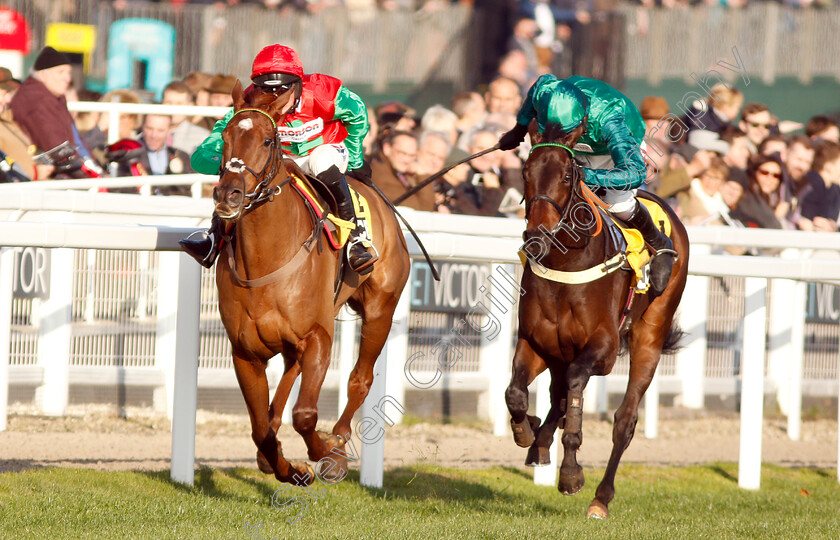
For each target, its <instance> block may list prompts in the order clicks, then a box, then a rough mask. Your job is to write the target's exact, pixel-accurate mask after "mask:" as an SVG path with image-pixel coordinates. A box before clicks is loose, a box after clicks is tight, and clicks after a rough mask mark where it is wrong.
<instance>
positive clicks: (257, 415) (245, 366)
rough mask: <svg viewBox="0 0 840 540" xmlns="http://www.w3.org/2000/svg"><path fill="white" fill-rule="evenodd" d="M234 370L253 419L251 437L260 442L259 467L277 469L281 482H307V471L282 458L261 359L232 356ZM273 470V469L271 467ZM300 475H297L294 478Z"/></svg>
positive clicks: (274, 470)
mask: <svg viewBox="0 0 840 540" xmlns="http://www.w3.org/2000/svg"><path fill="white" fill-rule="evenodd" d="M233 369H234V371H235V372H236V379H237V380H238V381H239V388H240V390H241V391H242V397H243V398H245V405H246V406H247V407H248V415H249V416H250V419H251V439H252V440H253V441H254V444H256V445H257V463H258V465H259V466H260V470H263V471H264V472H274V476H275V477H276V478H277V479H278V480H280V481H281V482H292V483H294V482H300V483H301V484H304V483H307V482H305V481H304V476H305V474H306V472H307V471H306V470H303V468H300V469H295V468H294V467H292V465H291V464H290V463H289V462H288V461H286V459H285V458H284V457H283V453H282V451H281V450H280V443H279V442H278V441H277V434H276V432H275V431H274V430H273V429H272V428H271V426H270V425H269V421H268V380H267V379H266V376H265V364H263V363H262V362H260V361H258V360H248V359H246V358H245V357H244V356H240V355H237V354H234V355H233ZM269 469H270V470H269ZM295 476H298V478H295Z"/></svg>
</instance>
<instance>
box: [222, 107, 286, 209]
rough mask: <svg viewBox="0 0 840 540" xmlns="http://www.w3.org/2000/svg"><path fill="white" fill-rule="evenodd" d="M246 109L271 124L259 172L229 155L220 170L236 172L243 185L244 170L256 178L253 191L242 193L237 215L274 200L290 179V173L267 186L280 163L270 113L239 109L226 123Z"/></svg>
mask: <svg viewBox="0 0 840 540" xmlns="http://www.w3.org/2000/svg"><path fill="white" fill-rule="evenodd" d="M246 111H254V112H258V113H260V114H262V115H263V116H265V117H266V118H268V119H269V121H270V122H271V126H272V137H270V138H268V137H266V139H265V141H264V142H263V144H264V145H265V146H267V147H268V149H269V151H268V158H267V159H266V162H265V164H264V165H263V168H262V170H261V171H260V172H259V173H256V172H255V171H254V169H252V168H251V167H249V166H248V165H246V164H245V161H243V160H242V159H240V158H238V157H231V158H230V159H229V160H228V162H227V163H225V166H224V169H223V170H222V174H224V173H225V172H231V173H233V174H238V175H239V178H240V180H241V181H242V186H243V187H244V186H245V185H246V183H245V175H244V172H248V173H250V174H251V176H253V177H254V178H255V179H256V180H258V182H257V185H256V186H255V187H254V191H252V192H251V193H246V194H245V195H244V197H245V204H244V205H243V206H242V210H241V212H240V215H239V217H242V216H243V215H245V213H246V212H248V211H249V210H251V209H252V208H254V207H256V206H257V205H260V204H262V203H265V202H269V201H272V200H274V196H275V195H279V194H280V191H281V189H282V188H283V186H284V185H286V184H288V183H289V182H291V180H292V177H291V176H290V175H287V176H286V179H285V180H283V181H282V182H280V183H279V184H277V185H276V186H274V187H271V186H269V184H270V183H271V181H272V180H273V179H274V177H275V176H277V172H278V170H279V164H280V160H279V159H276V158H277V154H278V152H280V137H279V135H278V134H277V122H275V121H274V118H272V117H271V115H270V114H268V113H267V112H265V111H263V110H261V109H253V108H247V109H239V110H238V111H236V112H235V113H234V114H233V116H231V117H230V121H229V122H228V124H230V122H232V121H233V118H234V117H235V116H236V115H237V114H239V113H243V112H246ZM269 167H270V169H269Z"/></svg>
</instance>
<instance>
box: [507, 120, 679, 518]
mask: <svg viewBox="0 0 840 540" xmlns="http://www.w3.org/2000/svg"><path fill="white" fill-rule="evenodd" d="M583 129H584V128H583V126H580V127H578V128H576V129H575V130H573V131H572V132H571V133H568V134H567V133H565V132H564V131H562V130H555V133H557V134H556V135H555V136H552V135H550V134H549V135H545V136H544V135H540V134H538V133H532V141H533V142H534V143H535V146H534V148H533V150H532V153H531V155H530V157H529V158H528V160H527V162H526V164H525V167H524V169H523V175H524V177H525V199H526V201H527V203H526V217H527V227H526V230H525V233H524V235H523V236H524V238H525V240H526V241H530V240H534V239H540V240H542V239H545V242H543V244H544V246H545V247H546V248H547V249H546V250H545V252H544V253H542V256H541V258H540V259H539V263H540V264H541V265H542V266H543V267H545V268H549V269H553V270H559V271H563V272H578V271H581V270H584V269H589V268H592V267H597V266H599V265H601V264H602V263H604V262H605V260H607V259H610V258H612V257H613V255H614V254H616V253H617V252H618V251H619V249H620V248H619V247H618V246H617V243H616V242H615V241H614V240H612V239H611V235H610V234H607V232H606V228H604V230H603V231H601V232H597V231H596V228H597V229H598V231H600V230H601V229H600V227H598V226H597V225H596V220H595V219H592V218H594V217H595V213H594V212H591V211H590V210H589V208H590V207H589V206H588V205H587V204H585V199H584V195H583V193H582V189H581V183H582V179H583V171H582V170H581V168H580V167H579V166H578V165H577V164H576V163H575V161H574V159H573V156H572V151H571V150H570V149H571V148H572V147H573V146H574V144H575V142H576V141H577V139H578V138H579V137H580V136H581V134H582V132H583ZM548 133H551V130H549V131H548ZM539 143H543V144H539ZM640 196H641V192H640ZM659 202H660V204H662V205H663V208H664V209H665V210H666V212H667V213H668V216H669V217H670V220H671V224H672V229H671V239H672V240H673V243H674V249H675V250H676V251H677V253H678V257H677V260H676V262H675V263H674V267H673V270H672V273H671V279H670V282H669V284H668V286H667V288H666V289H665V290H664V291H663V292H662V294H661V295H659V296H658V297H656V298H651V294H650V293H648V294H644V295H641V294H636V293H634V292H631V288H632V287H633V286H634V282H633V278H634V276H633V272H632V271H625V270H617V271H612V272H610V273H605V274H601V276H602V277H600V278H597V279H595V280H593V281H590V282H585V283H577V284H569V283H559V282H555V281H550V280H548V279H545V278H543V277H541V274H542V273H543V272H544V271H543V269H540V268H539V267H538V270H537V273H535V272H534V271H533V270H532V266H533V265H531V266H528V265H526V268H525V272H524V275H523V277H522V288H523V289H524V291H525V293H524V297H523V298H522V299H521V303H520V306H519V335H518V341H517V345H516V352H515V355H514V358H513V376H512V378H511V382H510V385H509V386H508V388H507V391H506V393H505V398H506V401H507V405H508V409H509V410H510V414H511V427H512V429H513V433H514V441H515V442H516V444H518V445H519V446H522V447H530V450H529V452H528V458H527V461H526V463H527V464H528V465H535V466H540V465H548V464H549V463H550V457H549V447H550V446H551V443H552V441H553V439H554V432H555V430H556V429H558V427H559V428H562V429H563V436H562V442H563V448H564V457H563V462H562V464H561V467H560V478H559V482H558V486H557V488H558V489H559V490H560V491H561V492H562V493H564V494H566V495H573V494H575V493H577V492H578V491H580V490H581V489H582V488H583V484H584V477H583V469H582V468H581V467H580V465H578V463H577V459H576V455H575V454H576V453H577V451H578V448H579V447H580V445H581V442H582V440H583V436H582V431H581V423H582V404H583V390H584V388H585V387H586V383H587V382H588V380H589V378H590V377H591V376H592V375H607V374H608V373H610V371H611V370H612V368H613V365H614V364H615V361H616V357H617V355H618V352H619V345H620V344H625V345H627V346H629V352H630V378H629V382H628V384H627V392H626V393H625V395H624V400H623V401H622V403H621V406H620V407H619V408H618V410H617V411H616V413H615V425H614V427H613V450H612V454H611V455H610V459H609V463H608V465H607V469H606V472H605V474H604V478H603V480H602V481H601V483H600V485H599V486H598V489H597V491H596V494H595V499H594V500H593V501H592V504H591V505H590V506H589V509H588V510H587V516H591V517H599V518H606V517H607V515H608V510H607V505H608V504H609V502H610V501H611V500H612V498H613V496H614V494H615V488H614V486H613V481H614V479H615V473H616V469H617V468H618V463H619V460H620V459H621V455H622V453H623V452H624V450H625V449H626V448H627V447H628V445H629V444H630V440H631V439H632V438H633V433H634V431H635V428H636V420H637V418H638V408H639V402H640V400H641V399H642V396H643V395H644V393H645V391H646V390H647V388H648V386H649V385H650V382H651V380H652V379H653V375H654V372H655V371H656V366H657V364H658V363H659V357H660V354H661V352H662V351H663V349H664V350H666V351H670V350H672V349H673V348H674V346H675V344H676V341H678V340H679V337H680V336H681V332H679V331H678V330H677V329H676V328H674V329H672V323H673V318H674V312H675V311H676V309H677V305H678V304H679V302H680V297H681V296H682V292H683V289H684V288H685V282H686V274H687V271H688V237H687V235H686V232H685V229H684V228H683V226H682V225H681V224H680V222H679V220H678V219H677V216H676V215H675V214H674V213H673V212H672V211H671V210H670V209H669V208H668V205H667V204H664V203H662V201H661V200H659ZM574 209H577V210H574ZM580 210H584V211H583V212H579V211H580ZM576 213H578V214H581V215H578V216H577V217H575V215H574V214H576ZM587 213H588V216H589V217H588V218H587V217H586V216H584V215H583V214H587ZM529 244H531V247H533V246H535V245H536V242H526V246H525V247H527V246H529ZM532 255H534V254H533V252H531V254H530V255H529V259H530V258H531V257H532ZM580 281H583V279H581V280H580ZM629 296H635V298H634V299H633V302H632V304H631V307H630V309H629V312H627V310H626V309H625V306H626V304H627V299H628V297H629ZM546 369H548V370H549V373H550V374H551V385H550V395H551V408H550V410H549V413H548V415H547V417H546V419H545V422H544V423H543V424H542V426H540V419H539V418H537V417H535V416H531V415H528V414H527V411H528V385H529V384H530V383H531V382H532V381H533V380H534V378H535V377H536V376H537V375H539V374H540V373H541V372H543V371H544V370H546Z"/></svg>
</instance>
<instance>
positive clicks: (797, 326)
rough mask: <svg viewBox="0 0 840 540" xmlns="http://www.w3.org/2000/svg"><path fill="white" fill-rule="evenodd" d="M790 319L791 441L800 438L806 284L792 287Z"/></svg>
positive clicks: (796, 284) (789, 397)
mask: <svg viewBox="0 0 840 540" xmlns="http://www.w3.org/2000/svg"><path fill="white" fill-rule="evenodd" d="M790 300H791V304H790V305H791V310H790V315H789V316H790V318H791V321H792V326H791V333H790V377H789V383H788V384H789V388H788V400H789V401H788V425H787V433H788V437H790V438H791V440H794V441H798V440H799V439H800V438H801V437H802V378H803V373H802V370H803V366H804V356H805V303H806V302H807V301H808V284H807V283H805V282H804V281H798V282H796V283H795V285H794V286H793V295H792V296H791V299H790Z"/></svg>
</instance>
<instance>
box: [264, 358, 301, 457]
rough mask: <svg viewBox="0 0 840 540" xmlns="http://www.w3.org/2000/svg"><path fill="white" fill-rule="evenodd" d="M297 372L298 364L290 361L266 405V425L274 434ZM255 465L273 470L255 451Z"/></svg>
mask: <svg viewBox="0 0 840 540" xmlns="http://www.w3.org/2000/svg"><path fill="white" fill-rule="evenodd" d="M299 374H300V365H299V364H298V363H297V362H292V363H291V365H290V366H288V368H287V369H286V371H285V372H284V373H283V376H282V377H281V378H280V383H279V384H278V385H277V390H275V391H274V399H272V400H271V405H269V407H268V425H269V426H270V427H271V429H272V430H273V431H274V433H275V434H276V433H277V430H279V429H280V426H281V425H282V424H283V409H284V408H285V407H286V401H288V399H289V393H290V392H291V391H292V385H293V384H294V383H295V379H296V378H297V376H298V375H299ZM257 467H259V469H260V470H261V471H262V472H264V473H265V474H272V473H273V472H274V469H273V468H272V467H271V464H270V463H269V462H268V461H266V459H265V457H264V456H263V455H262V454H260V453H259V452H258V453H257Z"/></svg>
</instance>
